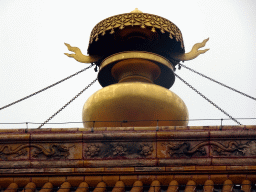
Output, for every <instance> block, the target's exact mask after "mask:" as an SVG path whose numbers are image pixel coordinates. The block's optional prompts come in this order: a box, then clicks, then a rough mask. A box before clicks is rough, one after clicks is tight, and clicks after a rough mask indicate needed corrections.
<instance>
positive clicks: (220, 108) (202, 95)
mask: <svg viewBox="0 0 256 192" xmlns="http://www.w3.org/2000/svg"><path fill="white" fill-rule="evenodd" d="M174 75H175V76H176V77H178V78H179V79H180V80H181V81H182V82H183V83H185V84H186V85H187V86H188V87H190V88H191V89H193V90H194V91H195V92H196V93H197V94H199V95H200V96H201V97H203V98H204V99H205V100H206V101H208V102H209V103H211V104H212V105H213V106H214V107H216V108H217V109H219V110H220V111H221V112H222V113H224V114H225V115H227V116H228V117H229V118H230V119H232V120H233V121H235V122H236V123H237V124H238V125H242V124H241V123H240V122H238V121H237V120H236V119H235V118H233V117H232V116H231V115H229V114H228V113H227V112H226V111H224V110H223V109H221V108H220V107H219V106H217V105H216V104H215V103H213V102H212V101H211V100H210V99H208V98H207V97H206V96H204V95H203V94H202V93H201V92H199V91H198V90H197V89H195V88H194V87H193V86H192V85H190V84H189V83H188V82H186V81H185V80H184V79H182V78H181V77H180V76H178V75H177V74H176V73H174Z"/></svg>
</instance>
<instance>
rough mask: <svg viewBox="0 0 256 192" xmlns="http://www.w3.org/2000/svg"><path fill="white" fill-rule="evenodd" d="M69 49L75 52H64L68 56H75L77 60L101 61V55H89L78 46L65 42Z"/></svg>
mask: <svg viewBox="0 0 256 192" xmlns="http://www.w3.org/2000/svg"><path fill="white" fill-rule="evenodd" d="M64 44H65V45H66V46H67V48H68V50H69V51H72V52H74V53H75V54H69V53H64V54H65V55H67V56H68V57H73V58H74V59H75V60H77V61H78V62H81V63H96V62H97V61H99V59H100V57H98V56H91V55H90V56H87V55H84V54H83V53H82V52H81V50H80V49H79V48H78V47H72V46H70V45H69V44H68V43H64Z"/></svg>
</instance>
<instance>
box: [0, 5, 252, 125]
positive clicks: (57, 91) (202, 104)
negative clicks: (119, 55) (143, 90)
mask: <svg viewBox="0 0 256 192" xmlns="http://www.w3.org/2000/svg"><path fill="white" fill-rule="evenodd" d="M135 8H139V9H140V10H141V11H143V12H144V13H151V14H155V15H159V16H162V17H164V18H166V19H168V20H170V21H172V22H173V23H175V24H176V25H177V26H178V27H179V28H180V30H181V32H182V34H183V39H184V44H185V49H186V52H189V51H190V49H191V47H192V46H193V45H194V44H195V43H198V42H201V41H202V40H203V39H206V38H208V37H209V38H210V40H209V41H208V43H207V44H206V48H210V51H208V52H207V53H205V54H203V55H200V56H199V57H198V58H196V59H194V60H192V61H187V62H185V63H184V64H185V65H187V66H189V67H191V68H193V69H194V70H197V71H199V72H201V73H203V74H205V75H207V76H210V77H212V78H214V79H216V80H218V81H220V82H222V83H224V84H227V85H229V86H231V87H233V88H235V89H238V90H240V91H242V92H245V93H247V94H249V95H251V96H253V97H256V86H255V82H256V76H255V72H256V35H255V32H256V17H255V15H256V1H254V0H198V1H195V0H193V1H191V0H187V1H186V0H179V1H174V0H173V1H172V0H166V1H163V0H158V1H137V0H136V1H133V0H129V1H111V0H110V1H96V0H94V1H88V0H81V1H63V0H61V1H57V0H56V1H53V0H44V1H39V0H38V1H35V0H23V1H20V0H12V1H10V0H0V107H3V106H4V105H7V104H9V103H11V102H13V101H15V100H18V99H20V98H22V97H24V96H27V95H29V94H31V93H33V92H35V91H38V90H40V89H42V88H44V87H46V86H48V85H50V84H52V83H55V82H57V81H59V80H61V79H63V78H65V77H67V76H69V75H71V74H73V73H75V72H77V71H79V70H81V69H83V68H85V67H86V66H87V64H82V63H79V62H77V61H75V60H74V59H72V58H69V57H67V56H65V55H64V54H63V53H65V52H68V50H67V48H66V46H65V45H64V42H66V43H69V44H70V45H72V46H77V47H79V48H80V49H81V50H82V52H83V53H84V54H86V53H87V47H88V43H89V36H90V32H91V30H92V29H93V27H94V26H95V25H96V24H97V23H98V22H100V21H101V20H103V19H105V18H107V17H110V16H113V15H117V14H122V13H128V12H131V11H132V10H134V9H135ZM177 74H179V75H180V76H181V77H182V78H184V79H185V80H186V81H188V82H189V83H190V84H191V85H193V86H194V87H195V88H196V89H198V90H199V91H200V92H202V93H203V94H204V95H206V96H207V97H208V98H209V99H211V100H212V101H213V102H214V103H216V104H217V105H218V106H220V107H221V108H222V109H224V110H225V111H226V112H228V113H229V114H230V115H231V116H233V117H235V118H256V101H254V100H251V99H249V98H246V97H244V96H241V95H239V94H237V93H235V92H233V91H230V90H228V89H226V88H222V87H221V86H219V85H216V84H214V83H212V82H210V81H209V80H206V79H204V78H202V77H200V76H198V75H196V74H193V73H192V72H190V71H188V70H187V69H183V68H182V69H181V70H178V71H177ZM96 77H97V73H95V72H94V70H93V68H91V69H90V70H88V71H86V72H83V73H82V74H80V75H78V76H76V77H73V78H72V79H70V80H68V81H66V82H64V83H62V84H60V85H57V86H56V87H54V88H51V89H49V90H47V91H45V92H43V93H40V94H38V95H36V96H33V97H32V98H30V99H27V100H25V101H22V102H20V103H18V104H15V105H13V106H11V107H8V108H6V109H3V110H1V111H0V123H22V122H34V123H41V122H44V121H45V120H46V119H48V118H49V117H50V116H51V115H53V114H54V113H55V112H56V111H57V110H58V109H60V108H61V107H62V106H63V105H64V104H65V103H67V102H68V101H69V100H70V99H71V98H72V97H74V96H75V95H76V94H77V93H78V92H80V91H81V90H82V89H83V88H84V87H85V86H86V85H88V84H89V83H90V82H91V81H93V80H94V79H95V78H96ZM98 89H101V86H100V85H99V84H98V82H97V83H96V84H95V85H93V86H92V87H91V88H89V89H88V90H87V91H86V92H84V93H83V94H82V95H81V96H80V97H79V98H77V99H76V100H75V101H74V102H72V103H71V104H70V105H69V106H68V107H67V108H66V109H64V110H63V111H62V112H61V113H59V114H58V115H57V116H56V117H55V118H53V119H52V120H51V121H50V122H49V123H63V122H81V121H82V118H81V116H82V107H83V104H84V103H85V101H86V100H87V98H88V97H89V96H90V95H92V94H93V93H94V92H95V91H97V90H98ZM171 90H172V91H173V92H175V93H176V94H177V95H179V96H180V97H181V98H182V99H183V100H184V102H185V103H186V105H187V108H188V110H189V116H190V119H191V120H193V119H221V118H228V117H227V116H226V115H224V114H223V113H221V112H220V111H219V110H217V109H216V108H215V107H214V106H212V105H211V104H209V103H208V102H207V101H205V100H204V99H202V98H201V97H200V96H199V95H198V94H196V93H195V92H194V91H193V90H191V89H190V88H189V87H187V86H186V85H184V84H183V83H182V82H180V81H179V80H178V79H176V82H175V84H174V86H173V87H172V88H171ZM239 121H240V122H241V123H242V124H246V125H250V124H254V125H255V123H256V120H242V119H241V120H239ZM223 124H225V125H236V123H235V122H233V121H224V122H223ZM189 125H191V126H192V125H220V121H219V120H218V121H206V120H205V121H191V122H190V123H189ZM38 126H39V125H38V124H28V127H29V128H37V127H38ZM44 127H82V123H70V124H47V125H45V126H44ZM0 128H26V125H25V124H11V125H10V124H0Z"/></svg>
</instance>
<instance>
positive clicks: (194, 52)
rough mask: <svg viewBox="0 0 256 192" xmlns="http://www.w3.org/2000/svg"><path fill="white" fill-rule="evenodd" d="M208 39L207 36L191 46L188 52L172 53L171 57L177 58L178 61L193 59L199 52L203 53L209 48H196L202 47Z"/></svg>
mask: <svg viewBox="0 0 256 192" xmlns="http://www.w3.org/2000/svg"><path fill="white" fill-rule="evenodd" d="M208 40H209V38H207V39H205V40H203V42H202V43H196V44H195V45H194V46H193V47H192V49H191V51H190V52H189V53H184V54H181V55H173V56H172V57H173V58H174V59H175V60H179V61H188V60H192V59H195V58H196V57H198V56H199V55H200V54H203V53H205V52H206V51H208V50H209V49H204V50H198V49H200V48H202V47H204V46H205V44H206V43H207V41H208Z"/></svg>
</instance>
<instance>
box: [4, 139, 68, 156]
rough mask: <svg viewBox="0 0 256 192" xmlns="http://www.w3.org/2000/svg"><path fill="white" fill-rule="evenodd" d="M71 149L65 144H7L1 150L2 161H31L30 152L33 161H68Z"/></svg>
mask: <svg viewBox="0 0 256 192" xmlns="http://www.w3.org/2000/svg"><path fill="white" fill-rule="evenodd" d="M46 145H47V146H46ZM70 148H71V147H67V146H66V145H64V144H33V143H31V144H5V145H2V146H1V148H0V160H18V159H29V150H31V151H30V152H31V158H33V159H42V158H44V159H61V158H64V159H66V158H67V157H68V156H69V155H70Z"/></svg>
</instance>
